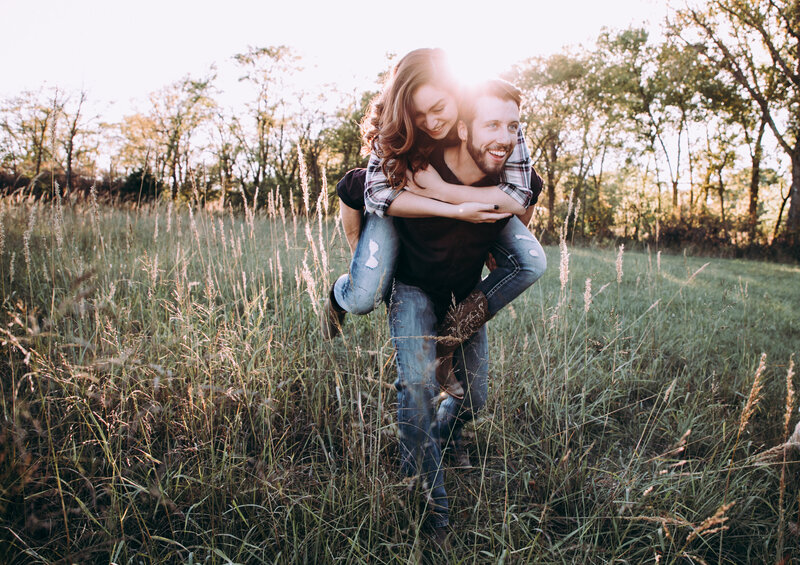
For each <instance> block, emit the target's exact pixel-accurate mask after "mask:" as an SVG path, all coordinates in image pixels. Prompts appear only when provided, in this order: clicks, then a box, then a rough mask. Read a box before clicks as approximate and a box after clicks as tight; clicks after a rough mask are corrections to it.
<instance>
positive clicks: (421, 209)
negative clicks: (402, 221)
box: [386, 191, 511, 223]
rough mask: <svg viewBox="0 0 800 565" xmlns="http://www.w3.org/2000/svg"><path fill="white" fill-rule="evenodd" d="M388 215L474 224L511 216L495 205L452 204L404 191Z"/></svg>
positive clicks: (475, 203) (481, 203) (387, 211)
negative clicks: (446, 219)
mask: <svg viewBox="0 0 800 565" xmlns="http://www.w3.org/2000/svg"><path fill="white" fill-rule="evenodd" d="M386 213H387V214H389V215H390V216H397V217H400V218H431V217H442V218H453V219H456V220H463V221H465V222H472V223H484V222H496V221H497V220H500V219H503V218H507V217H509V216H510V215H511V214H510V213H508V212H500V211H499V210H498V206H497V205H495V204H486V203H483V202H462V203H460V204H450V203H449V202H441V201H439V200H434V199H433V198H426V197H424V196H419V195H418V194H414V193H413V192H409V191H403V192H402V193H401V194H400V195H398V196H397V197H396V198H395V199H394V200H392V203H391V204H390V205H389V207H388V208H387V210H386Z"/></svg>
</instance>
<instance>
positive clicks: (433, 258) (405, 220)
mask: <svg viewBox="0 0 800 565" xmlns="http://www.w3.org/2000/svg"><path fill="white" fill-rule="evenodd" d="M519 106H520V93H519V91H518V90H517V89H516V88H515V87H514V86H513V85H511V84H509V83H507V82H505V81H500V80H493V81H488V82H487V83H484V84H482V85H480V86H479V87H477V88H476V89H475V90H474V91H472V92H470V93H469V94H468V96H466V97H465V101H464V103H463V104H462V108H461V110H460V120H459V122H458V125H457V128H458V137H459V140H460V143H459V144H457V145H453V146H450V147H446V148H444V149H442V150H440V151H438V152H435V153H434V154H433V155H432V156H431V164H432V165H433V167H434V168H435V169H436V171H437V172H438V173H439V175H440V176H441V178H442V180H443V181H444V182H446V183H451V184H463V185H472V186H473V187H480V186H492V185H495V184H496V183H497V175H498V173H499V172H500V171H501V170H502V167H503V164H504V163H505V161H506V160H507V159H508V157H509V155H510V154H511V152H512V150H513V147H514V142H515V139H516V137H517V134H518V130H519V127H520V119H519V110H520V108H519ZM468 189H469V190H475V189H474V188H471V187H468ZM403 202H404V199H402V198H397V199H396V200H395V201H394V202H392V204H391V206H390V207H389V209H388V213H389V214H392V215H394V216H396V218H395V226H396V229H397V233H398V238H399V241H400V248H399V257H398V262H397V268H396V271H395V280H394V285H393V288H392V293H391V299H390V304H389V319H390V329H391V337H392V342H393V344H394V347H395V350H396V353H397V355H396V363H397V374H398V376H397V380H396V381H395V387H396V389H397V391H398V418H397V419H398V425H399V431H400V447H401V468H402V470H403V472H405V473H406V474H408V475H410V476H414V475H419V476H420V477H421V478H422V482H423V486H424V488H425V489H426V490H429V492H430V501H431V515H430V526H432V527H433V530H434V534H435V537H436V538H437V539H442V538H443V537H444V536H445V535H446V531H447V527H448V524H449V516H448V502H447V494H446V492H445V489H444V476H443V472H442V444H443V443H445V444H446V443H447V442H448V441H450V442H453V443H455V444H456V445H457V443H458V441H459V439H460V435H461V429H462V428H463V425H464V424H465V423H466V422H468V421H469V420H471V419H472V418H473V417H474V415H475V413H476V412H477V411H478V410H479V409H481V408H482V407H483V405H484V404H485V402H486V396H487V391H488V387H487V379H488V341H487V336H486V328H485V326H484V322H485V321H486V320H488V318H489V317H491V314H493V312H491V309H490V308H489V309H488V310H487V307H486V304H485V302H486V300H487V298H489V299H490V297H487V296H482V293H480V292H478V291H475V290H474V289H475V288H476V285H478V284H479V283H480V282H481V279H480V276H481V271H482V268H483V264H484V261H485V259H486V256H487V253H488V251H489V249H490V247H491V246H492V244H493V242H495V240H496V239H497V237H498V235H499V234H500V232H501V231H502V230H503V228H504V227H505V225H506V223H507V222H508V221H509V220H508V218H507V217H506V218H503V219H500V220H497V221H493V222H488V223H471V222H465V221H461V220H458V219H453V218H441V217H436V218H431V217H427V218H419V217H416V218H415V217H413V215H414V211H413V209H409V210H406V209H404V205H403ZM403 216H412V217H403ZM528 235H530V234H528ZM529 239H530V242H529V248H528V252H529V254H530V255H531V256H532V257H538V258H539V260H540V267H539V272H538V274H537V276H536V278H538V276H540V275H541V273H542V272H543V271H544V268H545V265H546V263H545V259H544V253H543V251H542V248H541V246H540V245H539V243H538V242H537V241H536V240H535V238H533V237H532V236H530V238H529ZM476 292H477V293H478V294H481V296H482V302H483V303H484V304H483V306H482V307H481V308H478V309H477V310H474V311H471V315H470V316H469V318H470V320H469V321H468V324H467V325H470V326H472V327H471V328H470V331H468V332H465V335H464V339H463V341H462V340H459V341H460V343H458V344H456V345H457V347H453V348H452V349H450V351H451V352H453V350H455V351H454V357H453V368H454V373H455V376H456V378H457V379H458V380H459V382H460V383H461V384H462V386H463V389H464V391H465V393H464V395H463V397H462V398H460V399H459V398H455V397H453V396H450V397H447V398H446V400H444V401H443V402H442V403H441V404H440V406H439V409H438V411H437V412H435V411H434V401H435V399H436V397H437V395H438V386H437V383H436V367H437V349H439V353H440V354H441V347H437V335H438V331H441V323H442V321H443V320H444V319H445V318H446V316H447V312H448V309H449V308H450V306H451V305H452V304H454V303H462V302H463V301H465V299H466V300H467V301H469V300H471V299H472V297H473V296H474V295H475V293H476ZM472 331H475V333H474V334H473V333H472Z"/></svg>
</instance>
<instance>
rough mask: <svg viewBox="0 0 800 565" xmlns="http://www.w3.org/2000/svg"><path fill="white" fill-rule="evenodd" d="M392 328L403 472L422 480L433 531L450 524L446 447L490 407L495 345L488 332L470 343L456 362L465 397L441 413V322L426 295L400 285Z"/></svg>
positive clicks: (395, 295) (393, 303)
mask: <svg viewBox="0 0 800 565" xmlns="http://www.w3.org/2000/svg"><path fill="white" fill-rule="evenodd" d="M389 324H390V332H391V336H392V344H393V345H394V348H395V352H396V363H397V380H396V381H395V388H396V389H397V423H398V429H399V436H400V469H401V471H402V472H403V473H405V474H406V475H408V476H413V475H417V474H418V475H420V477H421V479H422V484H423V487H424V489H425V490H426V491H427V492H428V493H429V494H430V502H431V525H432V526H434V527H441V526H446V525H447V524H448V522H449V510H448V508H449V507H448V503H447V493H446V491H445V488H444V473H443V470H442V446H441V441H442V440H447V439H448V438H451V437H452V438H458V437H459V436H460V433H461V428H462V426H463V425H464V423H466V422H467V421H469V420H471V419H472V417H473V416H474V414H475V413H476V412H477V411H478V410H480V409H481V408H482V407H483V406H484V404H485V403H486V396H487V391H488V382H487V381H488V376H489V345H488V339H487V336H486V327H485V326H484V327H482V328H481V329H480V330H478V332H477V333H476V334H475V335H473V336H472V337H471V338H470V339H468V340H467V341H465V342H464V343H463V344H462V345H461V346H460V347H459V349H457V350H456V352H455V353H454V356H453V366H454V369H455V371H456V377H457V378H458V379H459V381H460V382H461V383H462V386H463V387H464V390H465V394H464V398H463V399H462V400H458V399H454V398H448V399H447V400H445V401H443V402H442V403H441V405H440V407H439V410H438V412H436V411H435V410H434V402H435V400H436V398H437V396H438V393H439V385H438V384H437V382H436V341H435V338H436V328H435V327H436V316H435V314H434V307H433V301H432V300H431V299H430V297H429V296H428V295H427V294H426V293H425V292H423V291H422V290H421V289H419V288H417V287H415V286H409V285H406V284H403V283H401V282H399V281H395V283H394V287H393V289H392V294H391V300H390V302H389Z"/></svg>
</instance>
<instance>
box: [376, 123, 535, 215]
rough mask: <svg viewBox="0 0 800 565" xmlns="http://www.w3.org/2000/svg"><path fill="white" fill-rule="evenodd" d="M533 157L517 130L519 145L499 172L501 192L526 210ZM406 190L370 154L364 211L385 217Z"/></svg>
mask: <svg viewBox="0 0 800 565" xmlns="http://www.w3.org/2000/svg"><path fill="white" fill-rule="evenodd" d="M531 168H532V165H531V154H530V153H529V152H528V146H527V145H526V144H525V136H524V135H523V133H522V128H519V129H518V130H517V144H516V145H515V146H514V150H513V151H512V152H511V156H510V157H509V158H508V161H506V164H505V166H504V167H503V170H502V171H501V172H500V183H499V184H498V185H497V186H498V188H499V189H500V190H502V191H503V192H505V193H506V194H508V195H509V196H510V197H511V198H513V199H514V200H516V201H517V202H519V203H520V204H521V205H522V206H525V207H526V208H527V207H528V205H529V204H530V202H531V198H532V197H533V192H532V191H531ZM404 190H405V188H400V189H393V188H392V187H391V186H390V185H389V181H388V180H387V179H386V175H384V174H383V171H382V170H381V160H380V159H379V158H378V157H376V156H375V153H371V154H370V156H369V164H367V178H366V182H365V184H364V207H365V208H366V209H367V211H368V212H372V213H373V214H377V215H378V216H383V215H384V214H385V213H386V210H388V209H389V206H390V205H391V204H392V202H393V201H394V199H395V198H397V196H398V195H399V194H400V193H401V192H403V191H404Z"/></svg>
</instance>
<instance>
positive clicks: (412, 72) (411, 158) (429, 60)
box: [361, 49, 457, 189]
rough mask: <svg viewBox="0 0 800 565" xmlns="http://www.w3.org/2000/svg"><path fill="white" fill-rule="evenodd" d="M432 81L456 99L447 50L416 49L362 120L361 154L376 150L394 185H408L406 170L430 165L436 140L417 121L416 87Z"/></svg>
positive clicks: (397, 66)
mask: <svg viewBox="0 0 800 565" xmlns="http://www.w3.org/2000/svg"><path fill="white" fill-rule="evenodd" d="M425 84H432V85H434V86H436V87H438V88H443V89H445V90H447V91H448V92H451V93H452V94H453V96H454V97H455V98H456V100H457V86H456V82H455V80H454V79H453V77H452V74H451V72H450V69H449V67H448V65H447V60H446V57H445V54H444V51H442V50H441V49H415V50H414V51H411V52H410V53H408V54H407V55H406V56H405V57H403V58H402V59H400V62H399V63H397V65H396V66H395V68H394V70H393V71H392V74H391V75H390V76H389V79H388V80H387V81H386V83H385V84H384V87H383V90H382V91H381V93H380V94H378V95H377V96H376V97H375V98H373V99H372V101H371V102H370V106H369V110H368V111H367V114H366V116H364V120H363V121H362V122H361V137H362V148H361V151H362V153H364V154H365V155H366V154H369V153H370V152H374V153H375V154H376V155H377V156H378V157H379V158H380V159H381V160H382V164H381V168H382V170H383V173H384V175H386V178H387V179H388V181H389V184H390V185H391V186H392V188H395V189H398V188H402V187H403V186H405V184H406V171H407V170H409V169H410V170H412V171H418V170H420V169H422V168H424V167H426V166H427V165H428V160H429V157H430V155H431V153H432V151H433V149H434V147H435V143H436V142H435V140H433V139H431V137H430V136H428V134H426V133H425V132H423V131H421V130H420V129H419V128H418V127H417V126H416V125H415V124H414V114H415V111H416V109H415V108H414V102H413V99H412V97H413V96H414V93H415V92H416V90H417V89H418V88H419V87H420V86H423V85H425Z"/></svg>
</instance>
